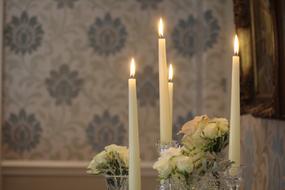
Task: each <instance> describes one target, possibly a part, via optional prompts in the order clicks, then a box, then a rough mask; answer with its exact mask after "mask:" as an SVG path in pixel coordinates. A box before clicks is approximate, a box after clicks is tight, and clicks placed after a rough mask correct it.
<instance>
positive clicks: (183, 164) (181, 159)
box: [174, 155, 193, 173]
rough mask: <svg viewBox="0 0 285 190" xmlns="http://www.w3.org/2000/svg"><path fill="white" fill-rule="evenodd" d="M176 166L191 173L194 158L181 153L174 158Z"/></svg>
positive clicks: (181, 170)
mask: <svg viewBox="0 0 285 190" xmlns="http://www.w3.org/2000/svg"><path fill="white" fill-rule="evenodd" d="M174 160H175V163H176V167H177V169H178V170H179V171H180V172H187V173H191V172H192V171H193V162H192V159H191V158H190V157H188V156H184V155H180V156H177V157H175V158H174Z"/></svg>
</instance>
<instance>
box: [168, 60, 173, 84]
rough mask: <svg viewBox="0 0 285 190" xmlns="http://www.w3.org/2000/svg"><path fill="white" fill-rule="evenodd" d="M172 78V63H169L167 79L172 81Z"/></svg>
mask: <svg viewBox="0 0 285 190" xmlns="http://www.w3.org/2000/svg"><path fill="white" fill-rule="evenodd" d="M172 79H173V67H172V64H169V69H168V80H169V81H172Z"/></svg>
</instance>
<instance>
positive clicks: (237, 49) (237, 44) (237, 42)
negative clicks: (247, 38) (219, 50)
mask: <svg viewBox="0 0 285 190" xmlns="http://www.w3.org/2000/svg"><path fill="white" fill-rule="evenodd" d="M238 52H239V41H238V36H237V35H235V39H234V53H235V55H238Z"/></svg>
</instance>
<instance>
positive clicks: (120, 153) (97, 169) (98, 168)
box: [87, 144, 129, 190]
mask: <svg viewBox="0 0 285 190" xmlns="http://www.w3.org/2000/svg"><path fill="white" fill-rule="evenodd" d="M128 163H129V151H128V149H127V147H125V146H118V145H115V144H112V145H109V146H106V147H105V149H104V150H103V151H102V152H100V153H98V154H97V155H95V156H94V158H93V159H92V160H91V162H90V163H89V165H88V167H87V172H88V173H90V174H94V175H103V176H105V179H106V184H107V189H108V190H127V189H128V173H129V164H128Z"/></svg>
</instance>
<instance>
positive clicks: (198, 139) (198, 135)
mask: <svg viewBox="0 0 285 190" xmlns="http://www.w3.org/2000/svg"><path fill="white" fill-rule="evenodd" d="M191 141H192V144H193V146H194V147H196V148H200V147H203V146H204V145H205V143H206V140H205V139H204V138H203V137H202V128H199V129H197V130H196V132H195V133H194V134H193V136H192V138H191Z"/></svg>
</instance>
